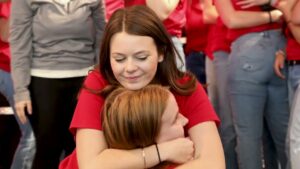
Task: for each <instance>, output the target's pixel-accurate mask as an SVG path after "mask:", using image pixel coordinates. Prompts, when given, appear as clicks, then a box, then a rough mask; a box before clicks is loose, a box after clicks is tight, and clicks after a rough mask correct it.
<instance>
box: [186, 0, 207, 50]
mask: <svg viewBox="0 0 300 169" xmlns="http://www.w3.org/2000/svg"><path fill="white" fill-rule="evenodd" d="M209 27H210V26H209V25H208V24H204V22H203V11H202V9H201V7H200V1H199V0H192V3H191V4H188V6H187V10H186V25H185V30H186V45H185V52H186V53H190V52H192V51H195V52H201V51H202V52H204V51H205V49H206V45H207V37H208V32H209Z"/></svg>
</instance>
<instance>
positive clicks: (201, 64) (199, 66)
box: [186, 51, 206, 84]
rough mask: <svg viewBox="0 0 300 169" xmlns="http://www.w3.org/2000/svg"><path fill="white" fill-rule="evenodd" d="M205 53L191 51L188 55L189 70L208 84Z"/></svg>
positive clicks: (201, 81)
mask: <svg viewBox="0 0 300 169" xmlns="http://www.w3.org/2000/svg"><path fill="white" fill-rule="evenodd" d="M205 57H206V56H205V54H204V53H203V52H194V51H193V52H190V53H189V54H188V55H187V56H186V67H187V70H189V71H191V72H192V73H193V74H194V75H195V76H196V77H197V79H198V81H199V82H200V83H201V84H206V75H205Z"/></svg>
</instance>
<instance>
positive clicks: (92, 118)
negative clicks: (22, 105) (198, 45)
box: [59, 70, 219, 169]
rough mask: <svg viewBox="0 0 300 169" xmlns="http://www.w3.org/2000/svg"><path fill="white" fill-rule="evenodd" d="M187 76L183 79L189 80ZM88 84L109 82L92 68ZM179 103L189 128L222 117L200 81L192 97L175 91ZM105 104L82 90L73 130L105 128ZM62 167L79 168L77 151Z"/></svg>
mask: <svg viewBox="0 0 300 169" xmlns="http://www.w3.org/2000/svg"><path fill="white" fill-rule="evenodd" d="M186 80H187V78H185V79H181V80H180V81H179V82H184V81H186ZM84 85H85V86H86V87H87V88H89V89H94V90H101V89H103V88H104V87H105V86H107V85H108V83H107V81H106V80H105V79H104V77H103V76H102V75H101V74H100V73H99V71H96V70H95V71H92V72H90V73H89V75H88V76H87V78H86V80H85V82H84ZM173 94H174V96H175V98H176V101H177V103H178V106H179V111H180V113H182V115H184V116H185V117H186V118H187V119H188V120H189V122H188V124H187V125H186V126H185V130H186V131H187V130H188V129H190V128H191V127H193V126H195V125H197V124H199V123H201V122H206V121H215V122H216V123H217V124H218V123H219V118H218V116H217V115H216V113H215V112H214V109H213V107H212V105H211V104H210V102H209V100H208V97H207V95H206V93H205V91H204V89H203V88H202V86H201V85H200V84H199V83H198V84H197V89H196V91H194V92H193V93H192V94H191V95H189V96H182V95H178V94H176V93H173ZM103 104H104V98H102V97H101V96H98V95H96V94H93V93H91V92H89V91H87V90H86V89H82V91H81V92H80V95H79V99H78V103H77V107H76V110H75V113H74V116H73V119H72V122H71V126H70V130H71V132H72V133H73V135H74V136H75V134H76V130H77V129H79V128H88V129H96V130H102V121H101V110H102V107H103ZM99 141H100V140H99ZM59 168H60V169H78V164H77V157H76V151H75V150H74V152H73V153H72V154H71V155H69V156H68V157H67V158H66V159H64V160H63V161H62V162H61V164H60V167H59Z"/></svg>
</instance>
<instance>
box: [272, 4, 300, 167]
mask: <svg viewBox="0 0 300 169" xmlns="http://www.w3.org/2000/svg"><path fill="white" fill-rule="evenodd" d="M296 5H297V0H280V2H278V3H277V4H276V6H275V7H276V8H278V9H280V10H281V11H282V12H283V14H284V18H285V20H286V21H287V23H286V24H287V25H286V29H285V34H286V37H287V45H286V50H279V51H277V53H276V60H275V63H274V70H275V73H276V74H277V75H278V77H280V78H282V79H287V80H288V84H289V89H290V90H289V91H290V92H289V98H290V106H291V116H290V122H289V134H288V136H289V137H288V141H289V155H290V162H291V168H292V169H297V168H300V161H299V159H300V130H299V127H300V73H299V72H300V26H299V25H297V24H294V23H293V22H292V17H293V16H292V13H293V12H292V11H293V9H294V10H295V9H296ZM284 51H286V52H284ZM286 62H287V65H286ZM286 66H288V76H287V77H286V75H285V74H284V73H283V72H282V69H284V67H286Z"/></svg>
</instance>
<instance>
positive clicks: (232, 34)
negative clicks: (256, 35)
mask: <svg viewBox="0 0 300 169" xmlns="http://www.w3.org/2000/svg"><path fill="white" fill-rule="evenodd" d="M238 1H239V0H231V2H232V4H233V6H234V9H235V10H239V11H242V10H245V11H262V9H261V8H260V7H259V6H254V7H251V8H247V9H242V8H241V7H240V6H238V5H237V4H236V3H237V2H238ZM281 26H282V25H281V24H280V23H275V22H273V23H270V24H263V25H259V26H253V27H250V28H242V29H229V30H228V37H229V39H230V40H232V41H234V40H235V39H237V38H238V37H240V36H242V35H244V34H247V33H251V32H262V31H266V30H272V29H280V28H281Z"/></svg>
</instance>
